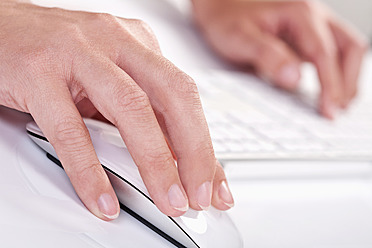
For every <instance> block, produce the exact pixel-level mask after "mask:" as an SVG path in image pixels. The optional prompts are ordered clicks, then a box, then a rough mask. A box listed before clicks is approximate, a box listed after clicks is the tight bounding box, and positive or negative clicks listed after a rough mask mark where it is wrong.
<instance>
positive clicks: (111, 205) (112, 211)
mask: <svg viewBox="0 0 372 248" xmlns="http://www.w3.org/2000/svg"><path fill="white" fill-rule="evenodd" d="M97 205H98V209H99V211H101V213H102V215H103V216H105V217H106V218H108V219H110V220H114V219H116V218H117V217H118V216H119V209H118V208H117V205H116V204H115V201H114V199H112V197H111V195H109V194H107V193H104V194H102V195H101V196H100V197H99V198H98V201H97Z"/></svg>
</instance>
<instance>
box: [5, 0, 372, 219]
mask: <svg viewBox="0 0 372 248" xmlns="http://www.w3.org/2000/svg"><path fill="white" fill-rule="evenodd" d="M194 10H195V19H196V22H197V23H198V25H199V27H200V28H201V30H202V32H203V34H204V36H205V37H206V39H207V40H208V42H209V43H210V44H211V46H212V47H213V48H214V49H215V50H216V51H217V52H218V53H219V54H220V55H221V56H223V57H224V58H226V59H228V60H230V61H232V62H234V63H236V64H239V65H251V66H253V67H255V68H256V70H257V71H258V73H260V74H262V75H264V76H265V77H268V78H269V79H271V80H272V81H273V82H274V83H276V84H277V85H279V86H282V87H285V88H287V89H292V88H294V87H295V86H296V85H297V82H298V79H299V77H300V75H299V64H300V62H301V61H302V60H307V61H311V62H313V63H314V64H315V65H316V66H317V68H318V72H319V77H320V81H321V86H322V92H321V96H320V112H321V113H322V114H324V115H325V116H327V117H329V118H332V117H333V115H334V110H335V109H337V108H339V107H340V106H341V107H346V106H347V105H348V104H349V102H350V100H351V99H352V98H353V97H354V96H355V94H356V91H357V83H356V82H357V77H358V72H359V68H360V64H361V61H362V57H363V54H364V52H365V50H366V45H365V44H366V43H365V41H364V40H363V38H362V37H361V36H360V35H359V34H357V33H356V32H355V31H354V30H353V29H351V28H349V27H347V26H345V25H344V24H343V23H342V22H341V21H340V20H339V19H338V18H337V17H335V16H334V15H333V14H331V13H330V12H329V11H328V10H327V9H326V8H325V7H324V6H321V5H319V4H313V3H310V2H303V1H299V2H297V1H296V2H278V1H275V2H267V1H265V2H254V1H228V0H213V1H212V0H195V1H194ZM0 25H1V29H0V30H1V32H0V40H1V41H2V42H1V43H0V44H1V45H0V53H1V55H2V59H1V62H0V104H1V105H4V106H7V107H10V108H13V109H16V110H19V111H23V112H26V113H30V114H31V115H32V116H33V118H34V119H35V121H36V123H37V124H38V125H39V127H40V128H41V130H42V131H43V133H44V134H45V135H46V137H47V138H48V140H49V141H50V142H51V144H52V145H53V146H54V148H55V150H56V152H57V155H58V157H59V159H60V160H61V162H62V164H63V166H64V169H65V171H66V173H67V175H68V176H69V178H70V180H71V183H72V185H73V186H74V188H75V190H76V192H77V194H78V195H79V197H80V199H81V200H82V202H83V203H84V204H85V206H86V207H87V208H88V209H89V210H90V211H91V212H92V213H93V214H95V215H96V216H97V217H99V218H102V219H104V220H110V219H114V218H116V217H117V215H118V213H119V205H118V201H117V198H116V196H115V194H114V191H113V189H112V187H111V185H110V182H109V180H108V178H107V176H106V174H105V172H104V170H103V169H102V167H101V165H100V163H99V161H98V159H97V156H96V154H95V151H94V149H93V146H92V143H91V140H90V137H89V134H88V131H87V128H86V127H85V125H84V123H83V121H82V116H86V117H93V118H97V119H101V120H104V121H108V122H111V123H112V124H113V125H115V126H116V127H117V128H118V129H119V131H120V134H121V136H122V138H123V140H124V141H125V143H126V145H127V146H128V149H129V152H130V153H131V155H132V156H133V159H134V161H135V163H136V164H137V166H138V168H139V171H140V174H141V176H142V178H143V181H144V183H145V185H146V187H147V189H148V191H149V193H150V195H151V197H152V199H153V200H154V202H155V204H156V205H157V207H158V208H159V209H160V210H161V211H162V212H163V213H165V214H167V215H170V216H179V215H181V214H183V213H184V212H185V211H186V210H187V208H188V207H189V206H190V207H191V208H193V209H196V210H202V209H207V208H208V207H209V206H210V205H211V204H212V205H213V206H215V207H216V208H218V209H221V210H227V209H229V208H230V207H232V206H233V204H234V200H233V198H232V196H231V193H230V191H229V189H228V185H227V182H226V177H225V175H224V172H223V170H222V167H221V165H220V164H219V163H218V162H217V161H216V158H215V156H214V152H213V147H212V143H211V140H210V136H209V132H208V126H207V124H206V121H205V117H204V115H203V111H202V108H201V103H200V99H199V95H198V91H197V87H196V85H195V83H194V82H193V80H192V79H191V78H190V77H188V76H187V75H186V74H185V73H183V72H182V71H180V70H179V69H178V68H177V67H175V66H174V65H173V64H172V63H170V62H169V61H168V60H167V59H166V58H164V57H163V56H162V55H161V51H160V49H159V45H158V42H157V40H156V38H155V37H154V35H153V34H152V32H151V30H150V29H149V27H148V26H147V25H146V24H145V23H143V22H142V21H139V20H133V19H132V20H131V19H123V18H117V17H114V16H111V15H108V14H94V13H87V12H75V11H67V10H63V9H56V8H53V9H49V8H43V7H38V6H34V5H32V4H27V3H20V2H16V1H11V0H8V1H6V0H2V1H0ZM226 44H230V45H229V46H226ZM242 51H243V52H242ZM283 68H284V69H283ZM283 71H284V73H283ZM175 158H176V159H177V166H176V165H175V161H174V159H175Z"/></svg>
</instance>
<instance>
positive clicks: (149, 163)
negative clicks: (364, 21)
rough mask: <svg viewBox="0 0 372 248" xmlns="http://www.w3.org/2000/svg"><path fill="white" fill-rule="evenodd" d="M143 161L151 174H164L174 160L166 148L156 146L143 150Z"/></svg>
mask: <svg viewBox="0 0 372 248" xmlns="http://www.w3.org/2000/svg"><path fill="white" fill-rule="evenodd" d="M143 163H144V165H145V166H146V168H147V169H148V170H150V172H151V173H152V174H159V173H160V174H166V172H167V171H169V168H170V166H173V164H174V160H173V157H172V156H171V154H170V153H169V151H168V150H167V149H165V148H164V147H158V148H151V149H149V150H147V151H145V156H144V161H143Z"/></svg>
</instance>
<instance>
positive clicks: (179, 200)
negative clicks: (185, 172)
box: [168, 184, 189, 212]
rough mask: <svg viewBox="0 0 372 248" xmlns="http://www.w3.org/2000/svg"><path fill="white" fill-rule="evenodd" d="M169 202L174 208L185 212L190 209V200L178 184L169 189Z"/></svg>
mask: <svg viewBox="0 0 372 248" xmlns="http://www.w3.org/2000/svg"><path fill="white" fill-rule="evenodd" d="M168 199H169V204H170V205H171V206H172V208H174V209H176V210H178V211H182V212H185V211H187V209H189V202H188V200H187V198H186V197H185V195H184V194H183V192H182V190H181V188H180V186H179V185H178V184H173V185H172V186H171V187H170V188H169V191H168Z"/></svg>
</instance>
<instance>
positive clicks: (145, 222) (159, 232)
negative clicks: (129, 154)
mask: <svg viewBox="0 0 372 248" xmlns="http://www.w3.org/2000/svg"><path fill="white" fill-rule="evenodd" d="M46 156H47V157H48V158H49V159H50V160H51V161H52V162H54V163H55V164H57V165H58V166H59V167H60V168H61V169H63V167H62V164H61V162H60V161H59V160H58V159H57V158H55V157H54V156H53V155H51V154H49V153H47V154H46ZM101 165H102V164H101ZM102 167H104V168H105V170H107V171H109V172H110V173H112V174H114V175H116V176H118V177H120V178H121V179H122V180H123V181H125V182H126V183H128V184H129V185H131V186H132V187H133V188H135V189H136V190H138V189H137V188H136V187H135V186H134V185H133V184H131V183H130V182H128V181H127V180H125V179H124V178H122V177H121V176H119V175H117V174H116V173H115V172H113V171H112V170H110V169H108V168H107V167H106V166H104V165H102ZM138 191H139V190H138ZM139 192H140V193H142V192H141V191H139ZM142 194H143V193H142ZM143 195H144V196H146V195H145V194H143ZM146 197H147V196H146ZM147 198H148V197H147ZM149 200H150V201H151V202H152V203H153V201H152V200H151V199H149ZM119 204H120V208H121V209H122V210H124V211H125V212H127V213H128V214H129V215H131V216H132V217H133V218H135V219H137V220H138V221H139V222H141V223H142V224H144V225H145V226H147V227H148V228H150V229H151V230H152V231H154V232H156V233H157V234H158V235H160V236H161V237H162V238H164V239H166V240H167V241H168V242H170V243H172V244H173V245H175V246H176V247H178V248H187V247H186V246H184V245H182V244H181V243H179V242H178V241H177V240H175V239H173V238H172V237H171V236H169V235H168V234H166V233H165V232H163V231H161V230H160V229H159V228H157V227H156V226H155V225H153V224H151V223H150V222H149V221H147V220H145V219H144V218H142V217H141V216H140V215H139V214H137V213H136V212H134V211H133V210H132V209H130V208H128V207H127V206H125V205H124V204H122V203H121V202H120V201H119ZM171 220H172V219H171ZM172 221H173V220H172ZM173 222H174V221H173ZM174 223H175V222H174ZM175 224H176V225H177V223H175ZM177 226H178V225H177ZM181 230H182V231H183V229H182V228H181ZM186 235H187V234H186ZM187 236H188V235H187ZM188 237H189V236H188ZM189 238H190V239H191V237H189ZM191 240H192V239H191ZM192 241H193V242H194V240H192ZM194 243H195V242H194ZM195 245H196V246H197V247H199V246H198V245H197V244H196V243H195Z"/></svg>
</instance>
